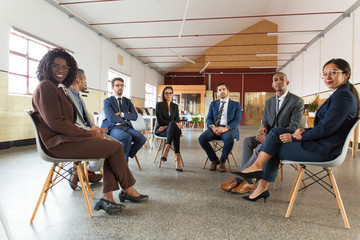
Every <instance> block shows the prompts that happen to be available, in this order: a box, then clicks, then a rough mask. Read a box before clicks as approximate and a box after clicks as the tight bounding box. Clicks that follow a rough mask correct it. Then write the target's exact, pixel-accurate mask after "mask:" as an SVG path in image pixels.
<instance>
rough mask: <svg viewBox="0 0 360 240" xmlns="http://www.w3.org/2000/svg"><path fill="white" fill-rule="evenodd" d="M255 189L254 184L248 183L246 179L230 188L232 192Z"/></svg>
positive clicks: (244, 191) (245, 191)
mask: <svg viewBox="0 0 360 240" xmlns="http://www.w3.org/2000/svg"><path fill="white" fill-rule="evenodd" d="M254 190H255V186H254V184H250V183H248V182H247V181H246V180H245V181H242V183H240V184H239V185H238V186H237V187H235V188H233V189H231V192H233V193H247V192H252V191H254Z"/></svg>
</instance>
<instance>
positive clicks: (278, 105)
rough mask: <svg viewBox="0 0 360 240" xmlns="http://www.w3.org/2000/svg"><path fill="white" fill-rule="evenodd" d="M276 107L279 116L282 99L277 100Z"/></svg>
mask: <svg viewBox="0 0 360 240" xmlns="http://www.w3.org/2000/svg"><path fill="white" fill-rule="evenodd" d="M275 107H276V109H275V113H276V115H278V113H279V110H280V99H276V104H275Z"/></svg>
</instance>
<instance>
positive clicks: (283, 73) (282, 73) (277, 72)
mask: <svg viewBox="0 0 360 240" xmlns="http://www.w3.org/2000/svg"><path fill="white" fill-rule="evenodd" d="M276 74H284V75H285V77H286V79H287V75H286V73H284V72H275V74H274V76H275V75H276Z"/></svg>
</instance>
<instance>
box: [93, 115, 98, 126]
mask: <svg viewBox="0 0 360 240" xmlns="http://www.w3.org/2000/svg"><path fill="white" fill-rule="evenodd" d="M92 116H93V119H94V124H95V125H96V126H99V113H98V112H92Z"/></svg>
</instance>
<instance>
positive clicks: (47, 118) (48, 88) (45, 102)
mask: <svg viewBox="0 0 360 240" xmlns="http://www.w3.org/2000/svg"><path fill="white" fill-rule="evenodd" d="M32 105H33V108H34V113H33V115H34V116H35V121H36V124H37V126H38V129H39V135H40V138H41V141H42V142H43V144H44V145H45V147H46V148H47V149H49V148H53V147H55V146H57V145H59V144H61V143H63V142H81V141H83V140H84V139H87V138H88V137H91V134H90V131H89V130H85V129H83V128H79V127H77V126H76V125H75V122H76V114H75V111H74V107H73V105H72V103H71V101H70V100H69V99H68V98H67V96H66V95H65V92H64V90H63V88H61V87H60V88H59V87H58V86H57V84H56V83H54V82H51V81H49V80H44V81H42V82H40V83H39V85H38V86H37V88H36V89H35V92H34V95H33V98H32Z"/></svg>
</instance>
